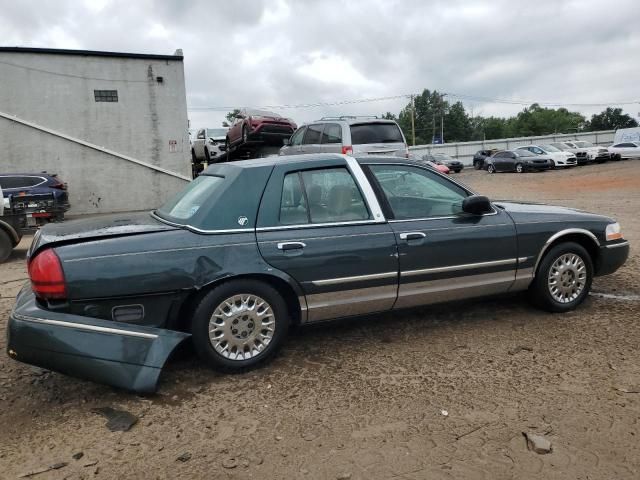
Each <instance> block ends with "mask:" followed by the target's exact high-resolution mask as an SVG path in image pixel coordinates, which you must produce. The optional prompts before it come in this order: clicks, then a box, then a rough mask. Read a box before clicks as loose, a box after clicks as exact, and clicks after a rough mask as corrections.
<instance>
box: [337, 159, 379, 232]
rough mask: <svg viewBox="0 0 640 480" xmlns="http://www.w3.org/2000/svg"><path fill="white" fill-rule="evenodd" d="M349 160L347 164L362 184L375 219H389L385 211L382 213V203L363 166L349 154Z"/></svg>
mask: <svg viewBox="0 0 640 480" xmlns="http://www.w3.org/2000/svg"><path fill="white" fill-rule="evenodd" d="M344 158H345V160H346V161H347V166H348V167H349V170H351V173H352V174H353V176H354V177H355V179H356V182H357V183H358V185H359V186H360V190H361V191H362V193H363V194H364V197H365V201H366V202H367V203H368V204H369V208H370V209H371V214H372V215H373V219H374V221H375V222H376V223H384V222H386V221H387V219H386V218H385V217H384V213H382V208H381V207H380V203H379V202H378V197H376V194H375V192H374V191H373V188H371V184H369V180H368V179H367V176H366V175H365V174H364V171H363V170H362V167H361V166H360V164H359V163H358V161H357V160H356V159H355V158H353V157H350V156H349V155H345V156H344Z"/></svg>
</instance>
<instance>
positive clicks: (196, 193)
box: [156, 175, 224, 220]
mask: <svg viewBox="0 0 640 480" xmlns="http://www.w3.org/2000/svg"><path fill="white" fill-rule="evenodd" d="M223 182H224V178H223V177H212V176H209V175H202V176H200V177H198V178H196V179H195V180H194V181H193V182H191V183H190V184H189V185H187V186H186V187H185V188H184V190H182V191H181V192H180V193H178V194H177V195H176V196H175V197H173V198H172V199H171V200H169V201H168V202H167V203H165V204H164V205H163V206H162V207H160V208H159V209H158V210H157V212H156V213H158V214H160V216H161V217H163V218H167V219H168V220H187V219H189V218H191V217H193V216H194V215H195V214H196V213H197V212H198V210H199V209H200V207H201V206H202V204H203V203H204V202H205V201H206V200H207V199H208V198H209V197H211V195H212V193H213V192H214V191H216V190H217V189H218V188H220V187H221V186H222V184H223Z"/></svg>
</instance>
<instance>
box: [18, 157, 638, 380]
mask: <svg viewBox="0 0 640 480" xmlns="http://www.w3.org/2000/svg"><path fill="white" fill-rule="evenodd" d="M628 253H629V244H628V242H627V241H626V240H624V238H623V236H622V233H621V231H620V226H619V225H618V223H616V222H615V220H613V219H611V218H607V217H604V216H601V215H594V214H591V213H585V212H581V211H578V210H573V209H569V208H562V207H554V206H547V205H530V204H523V203H513V202H493V203H492V202H490V201H489V200H488V199H487V198H486V197H483V196H479V195H476V194H474V193H473V192H471V191H470V190H469V189H468V188H467V187H465V186H464V185H461V184H459V183H457V182H455V181H452V180H450V179H449V178H447V177H445V176H443V175H441V174H439V173H437V172H435V171H434V170H433V169H430V168H427V167H425V166H424V165H423V164H421V163H416V162H412V161H410V160H407V159H401V158H390V157H382V158H375V157H366V158H353V157H350V156H345V155H339V154H318V155H298V156H291V157H274V158H267V159H262V160H251V161H243V162H236V163H228V164H217V165H213V166H211V167H209V168H208V169H207V170H206V171H205V172H204V174H203V175H201V176H200V177H198V178H197V179H196V180H194V181H193V182H191V183H190V184H189V185H188V186H187V187H186V188H185V189H184V190H183V191H182V192H181V193H180V194H178V195H177V196H176V197H175V198H173V199H172V200H170V201H169V202H168V203H167V204H165V205H164V206H163V207H161V208H159V209H158V210H156V211H154V212H150V213H141V214H129V215H124V216H111V217H101V218H91V219H86V220H79V221H75V222H66V223H64V224H51V225H47V226H46V227H44V228H43V229H42V230H40V231H39V233H38V234H37V235H36V237H35V238H34V241H33V244H32V246H31V248H30V250H29V254H28V267H29V276H30V280H31V281H30V284H28V285H25V287H24V288H23V289H22V291H21V292H20V293H19V295H18V298H17V301H16V305H15V308H14V310H13V312H12V313H11V317H10V319H9V327H8V329H7V331H8V342H7V350H8V353H9V355H10V356H11V357H12V358H14V359H16V360H18V361H22V362H26V363H30V364H33V365H38V366H41V367H44V368H48V369H51V370H56V371H59V372H63V373H66V374H69V375H74V376H78V377H84V378H88V379H92V380H95V381H98V382H103V383H107V384H111V385H115V386H118V387H123V388H126V389H130V390H135V391H140V392H149V391H153V390H155V388H156V384H157V381H158V377H159V374H160V371H161V369H162V367H163V365H164V363H165V361H166V360H167V358H168V357H169V355H170V354H171V352H172V351H173V350H174V349H175V347H176V346H177V345H178V344H180V343H181V342H182V341H184V340H186V339H188V338H191V339H192V341H193V344H194V346H195V349H196V351H197V353H198V355H199V356H200V358H201V359H202V361H204V362H205V363H207V364H208V365H210V366H211V367H213V368H216V369H221V370H226V371H236V370H245V369H248V368H250V367H253V366H255V365H257V364H259V363H261V362H264V361H266V360H267V359H269V358H271V357H272V356H273V355H274V354H275V353H276V351H277V350H278V348H279V347H280V346H281V345H282V344H283V342H284V340H285V337H286V335H287V332H288V331H289V327H290V326H291V325H297V324H308V323H314V322H323V321H327V320H333V319H337V318H344V317H350V316H355V315H364V314H371V313H376V312H385V311H389V310H397V309H403V308H408V307H414V306H418V305H427V304H432V303H436V302H446V301H455V300H460V299H464V298H472V297H481V296H486V295H500V294H505V293H507V292H516V291H524V290H528V291H529V294H530V295H529V296H530V298H531V300H532V301H533V303H534V304H535V305H537V306H539V307H540V308H543V309H546V310H549V311H552V312H565V311H568V310H571V309H573V308H575V307H577V306H578V305H579V304H580V303H581V302H582V301H583V300H584V299H585V297H586V296H587V294H588V292H589V288H590V287H591V281H592V279H593V277H594V276H597V275H606V274H609V273H612V272H614V271H615V270H616V269H618V268H619V267H620V266H621V265H622V264H623V263H624V262H625V260H626V259H627V256H628Z"/></svg>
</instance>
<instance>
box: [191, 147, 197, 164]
mask: <svg viewBox="0 0 640 480" xmlns="http://www.w3.org/2000/svg"><path fill="white" fill-rule="evenodd" d="M191 162H193V163H198V157H196V151H195V150H194V149H193V148H192V149H191Z"/></svg>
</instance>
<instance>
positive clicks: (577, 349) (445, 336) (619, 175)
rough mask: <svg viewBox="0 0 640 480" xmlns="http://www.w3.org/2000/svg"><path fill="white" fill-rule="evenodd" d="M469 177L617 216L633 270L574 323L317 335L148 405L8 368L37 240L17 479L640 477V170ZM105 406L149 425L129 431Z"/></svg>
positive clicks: (11, 394)
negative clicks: (113, 425)
mask: <svg viewBox="0 0 640 480" xmlns="http://www.w3.org/2000/svg"><path fill="white" fill-rule="evenodd" d="M454 178H457V179H460V180H462V181H464V182H466V183H467V184H469V185H470V186H472V188H474V189H475V190H477V191H478V192H481V193H484V194H487V195H489V196H490V197H491V198H494V199H507V198H511V199H522V200H532V201H542V202H548V203H556V204H560V205H567V206H571V207H577V208H582V209H585V210H590V211H594V212H599V213H603V214H608V215H611V216H615V217H616V218H618V219H619V221H620V222H621V224H622V226H623V232H624V234H625V237H626V238H628V239H629V240H630V241H631V242H632V253H631V257H630V259H629V261H628V262H627V264H626V265H625V266H624V267H623V268H622V269H621V270H620V271H619V272H617V273H616V274H614V275H611V276H609V277H604V278H598V279H596V280H595V282H594V286H593V291H594V294H593V295H591V296H590V297H589V298H588V299H587V301H586V302H585V303H584V304H583V305H582V306H581V307H580V308H579V309H578V310H577V311H575V312H572V313H569V314H564V315H554V314H548V313H542V312H539V311H537V310H534V309H533V308H532V307H530V306H529V305H528V304H527V303H526V300H525V298H524V297H523V296H521V295H517V296H513V297H510V298H506V299H490V300H480V301H473V302H466V303H458V304H448V305H439V306H434V307H430V308H423V309H419V310H413V311H409V312H402V313H392V314H386V315H381V316H378V317H376V318H367V319H359V320H352V321H346V322H340V323H333V324H331V325H326V326H319V327H313V328H306V329H300V330H299V331H297V332H295V333H293V334H292V336H291V337H290V338H289V340H288V342H287V344H286V345H285V348H284V349H283V351H282V353H281V354H280V356H279V357H277V358H276V360H275V361H274V362H273V363H271V364H270V365H268V366H266V367H265V368H262V369H259V370H256V371H253V372H251V373H248V374H243V375H221V374H217V373H213V372H211V371H208V370H207V369H205V368H203V367H201V366H199V365H198V362H197V360H196V359H195V358H194V357H193V355H191V354H186V355H183V357H182V358H179V359H176V360H174V361H172V362H171V363H170V365H169V366H168V367H167V368H166V370H165V373H164V374H163V377H162V381H161V385H160V388H159V392H158V394H157V395H154V396H147V397H143V396H136V395H133V394H130V393H126V392H122V391H118V390H115V389H113V388H110V387H106V386H102V385H97V384H93V383H91V382H86V381H81V380H76V379H73V378H68V377H65V376H63V375H59V374H56V373H50V372H46V371H44V370H40V369H36V368H32V367H30V366H27V365H23V364H20V363H17V362H14V361H12V360H10V359H9V358H8V357H7V355H6V354H5V353H4V350H5V345H4V336H5V327H6V319H7V317H8V315H9V311H10V309H11V307H12V305H13V297H14V296H15V294H16V293H17V292H18V290H19V288H20V286H21V284H22V283H23V281H24V279H25V278H26V273H25V262H24V254H25V252H26V249H27V247H28V243H29V241H30V238H28V239H25V240H24V241H23V242H22V244H21V245H20V248H18V250H17V251H16V252H15V253H14V255H13V257H12V260H10V261H9V262H8V263H7V264H4V265H2V266H0V338H1V339H2V340H0V343H1V347H2V352H1V353H0V425H1V426H2V427H1V428H0V478H3V479H4V478H16V477H18V476H19V475H23V474H26V473H30V472H34V471H37V470H42V469H45V468H46V467H50V466H56V467H59V468H57V469H55V470H51V471H48V472H45V473H41V474H36V475H34V476H33V477H32V478H36V479H49V478H52V479H62V478H69V479H79V478H85V479H89V478H211V479H213V478H215V479H219V478H220V479H225V478H260V479H262V478H266V479H271V478H274V479H280V478H282V479H285V478H286V479H290V478H296V479H298V478H300V479H304V478H310V479H311V478H313V479H315V478H322V479H324V478H327V479H347V478H351V479H378V478H382V479H396V478H398V479H460V478H474V479H475V478H487V479H507V478H518V479H520V478H526V479H531V478H540V479H542V478H544V479H556V478H562V479H627V478H628V479H637V478H640V421H639V418H640V393H638V392H640V361H639V360H638V345H639V344H640V324H639V322H638V321H639V320H640V268H639V266H640V255H639V254H638V252H639V250H638V248H637V247H635V246H637V245H640V222H639V221H638V212H639V211H640V161H625V162H620V163H615V164H611V163H609V164H604V165H593V166H587V167H579V168H574V169H571V170H567V171H553V172H545V173H540V174H536V173H531V174H522V175H518V174H498V175H489V174H487V173H485V172H477V171H472V170H468V171H465V172H463V173H462V174H460V175H455V177H454ZM634 247H635V248H634ZM599 294H605V295H599ZM629 392H634V393H629ZM105 406H109V407H113V408H118V409H121V410H126V411H128V412H131V413H132V414H134V415H136V416H138V417H139V418H140V420H139V421H138V423H137V424H136V425H134V426H133V427H132V428H131V430H129V431H127V432H111V431H109V430H108V429H107V428H106V425H105V422H106V421H105V419H104V418H103V417H102V416H100V415H97V414H95V413H93V412H92V409H93V408H96V407H105ZM523 432H533V433H538V434H542V435H545V436H546V438H548V439H549V440H551V442H552V444H553V451H552V453H550V454H547V455H540V454H537V453H534V452H532V451H529V450H527V446H526V441H525V438H524V437H523ZM80 453H82V457H81V458H80V459H77V460H76V459H74V458H73V457H72V455H74V454H80ZM76 456H79V455H76ZM64 463H66V465H64V466H63V465H62V464H64Z"/></svg>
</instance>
